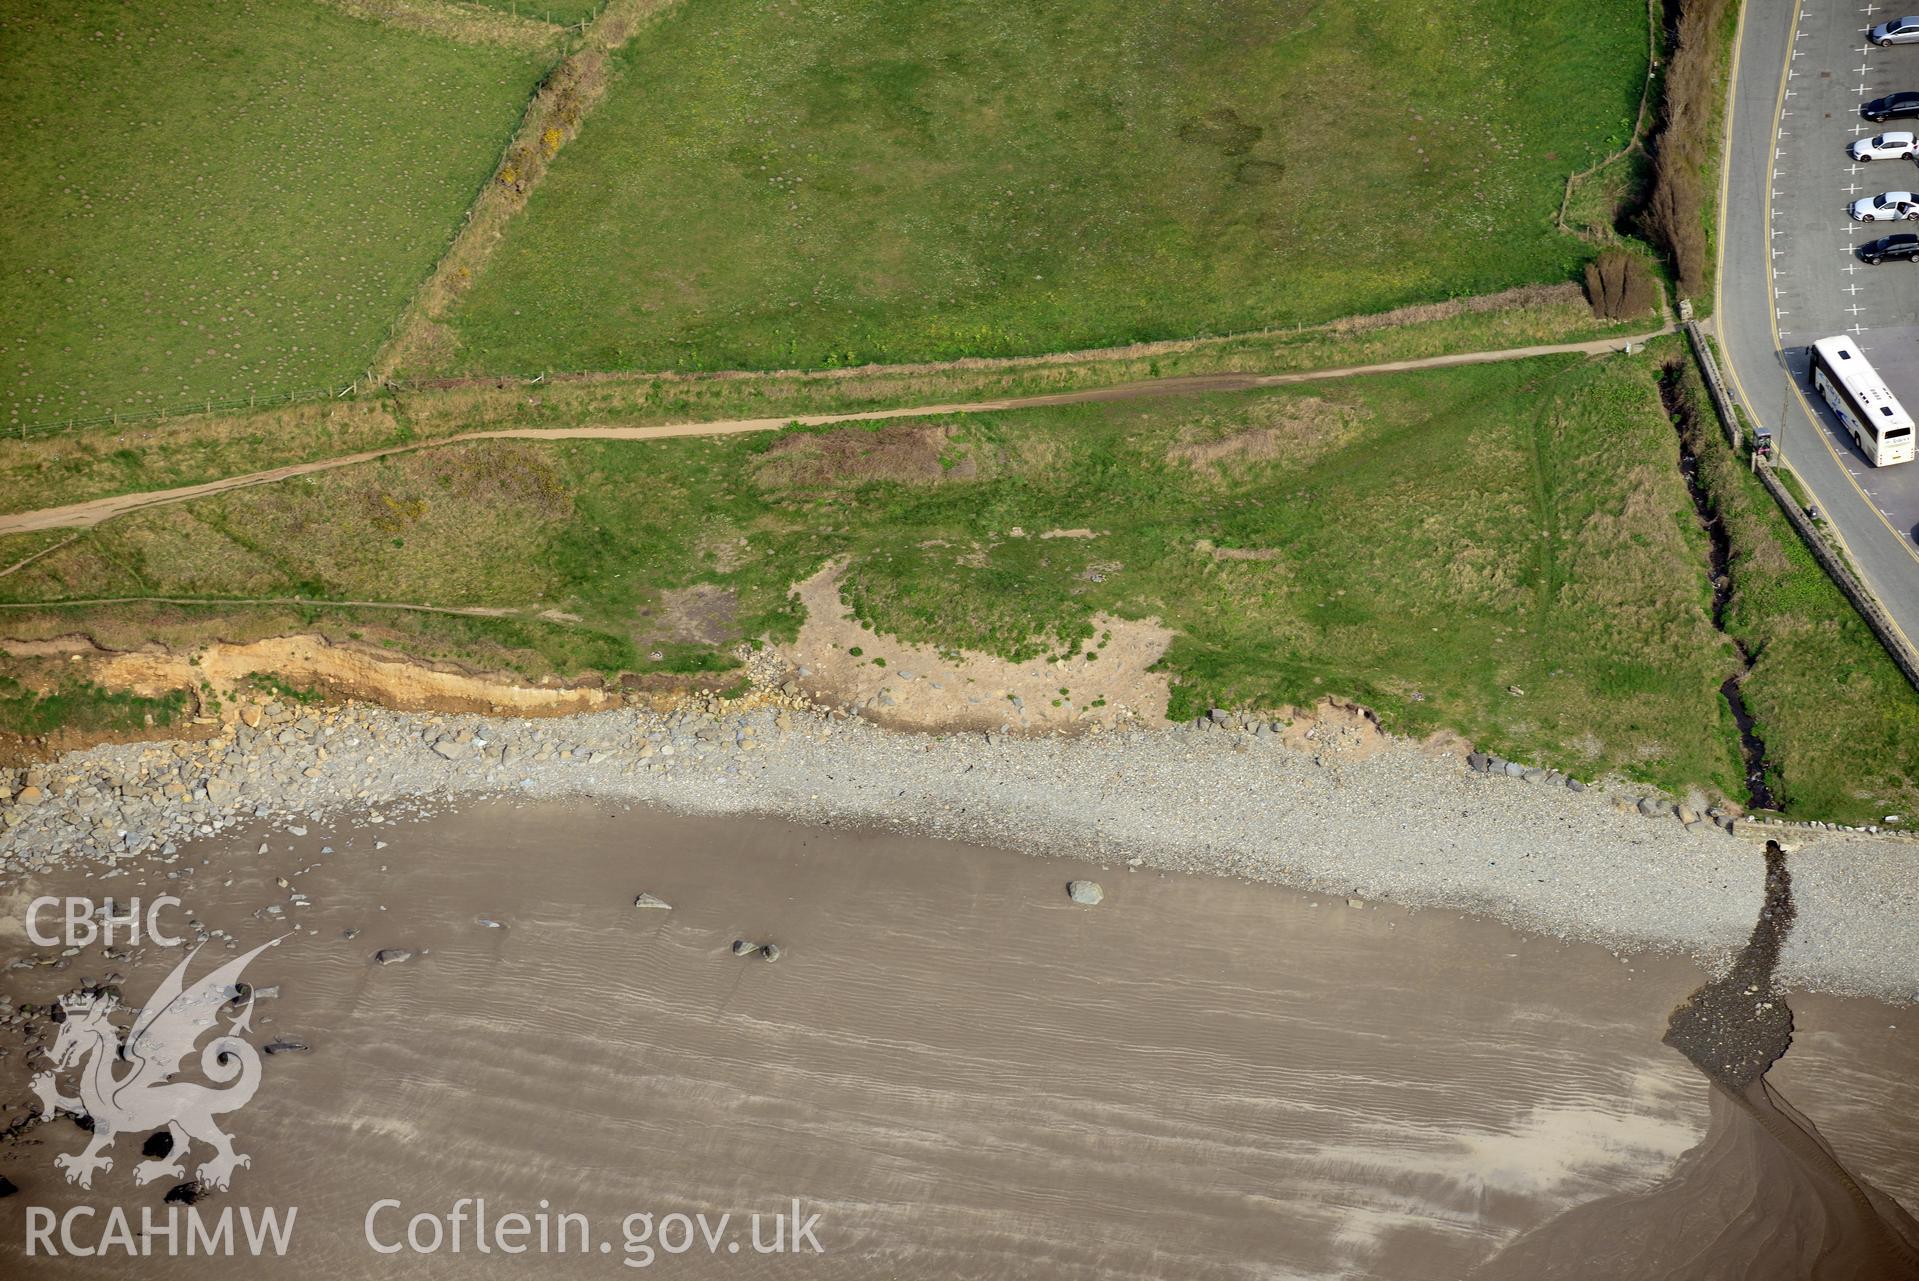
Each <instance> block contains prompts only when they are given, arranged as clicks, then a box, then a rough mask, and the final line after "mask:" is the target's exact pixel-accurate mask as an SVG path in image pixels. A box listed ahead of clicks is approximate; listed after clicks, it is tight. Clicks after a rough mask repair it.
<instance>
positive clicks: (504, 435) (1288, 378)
mask: <svg viewBox="0 0 1919 1281" xmlns="http://www.w3.org/2000/svg"><path fill="white" fill-rule="evenodd" d="M1671 332H1672V327H1671V326H1670V325H1669V326H1667V327H1666V328H1664V329H1660V330H1657V331H1654V332H1652V333H1645V334H1634V335H1631V336H1629V337H1619V338H1601V339H1596V340H1594V341H1592V342H1577V343H1553V344H1548V345H1545V346H1539V347H1509V348H1506V349H1504V350H1500V351H1465V352H1454V353H1452V354H1450V355H1445V356H1425V357H1421V358H1420V359H1418V360H1393V361H1387V362H1385V363H1383V364H1377V365H1350V366H1347V367H1344V368H1339V369H1307V370H1299V371H1296V372H1292V373H1284V374H1194V375H1188V376H1185V377H1179V378H1154V379H1149V380H1145V381H1141V382H1131V383H1120V384H1117V385H1115V386H1111V387H1095V388H1091V389H1089V390H1086V391H1068V392H1055V393H1053V394H1050V395H1045V396H1013V397H1007V398H1003V399H999V400H973V401H959V402H954V403H951V404H939V405H911V406H906V407H904V408H899V409H867V410H860V411H857V412H852V413H842V414H799V415H792V416H787V417H782V418H729V419H720V420H717V421H714V422H703V423H661V424H657V425H654V426H648V427H554V428H537V427H514V428H500V429H497V430H492V431H469V432H461V433H459V434H457V435H453V436H442V437H439V438H438V439H435V440H425V441H418V442H414V443H411V444H405V445H391V446H388V447H386V448H383V449H369V450H364V451H362V452H360V453H356V454H342V455H340V456H338V457H335V458H320V459H315V460H314V461H312V462H305V463H291V464H289V465H287V466H285V467H274V468H271V469H269V470H267V471H258V472H249V473H248V474H246V475H243V476H229V477H226V478H225V479H222V480H210V481H207V482H205V483H204V484H199V485H183V486H181V487H179V488H177V489H158V490H150V491H147V492H145V493H135V494H116V495H114V496H112V497H110V498H94V499H89V500H88V501H86V502H83V503H69V504H67V505H66V506H64V507H46V508H42V509H40V510H39V511H30V512H14V513H11V514H8V515H0V534H26V533H33V532H35V531H37V530H43V529H84V528H87V527H89V526H92V525H98V524H99V523H100V522H101V521H104V520H110V519H112V518H113V517H115V516H120V515H124V514H125V513H127V512H134V511H140V510H142V509H144V508H148V507H161V506H165V505H167V504H169V503H182V502H187V501H189V500H191V499H195V498H204V497H206V496H208V495H209V494H223V493H226V492H228V491H229V490H235V489H245V488H247V487H248V486H251V485H270V484H273V483H274V482H276V481H282V480H291V479H292V478H294V477H296V476H310V475H313V474H314V473H315V472H323V471H332V470H334V469H335V468H339V467H352V466H355V465H357V464H360V463H368V462H373V461H375V460H376V459H381V458H389V457H392V456H393V455H396V454H410V453H413V452H415V451H416V450H421V449H438V448H442V447H444V446H447V445H458V444H462V443H465V442H467V441H474V440H669V439H673V438H675V437H680V436H731V435H737V434H739V433H742V432H756V431H777V430H779V429H780V428H782V427H788V426H792V425H795V424H797V425H800V426H804V427H823V426H831V425H832V424H834V423H857V422H878V421H882V420H885V419H889V418H924V417H929V416H933V415H939V414H984V413H993V412H996V411H1001V410H1009V409H1037V408H1040V407H1043V406H1046V405H1078V404H1089V403H1093V402H1097V401H1120V400H1140V399H1144V398H1146V397H1149V396H1175V395H1190V394H1193V393H1196V392H1212V391H1250V390H1253V389H1255V388H1259V387H1280V386H1284V385H1286V384H1288V383H1305V382H1320V381H1324V380H1325V379H1329V378H1354V377H1358V376H1360V375H1364V374H1389V373H1397V372H1401V371H1405V370H1414V369H1443V368H1446V367H1448V366H1454V365H1485V364H1492V363H1494V362H1497V361H1506V360H1525V359H1528V358H1530V357H1534V356H1557V355H1579V354H1584V355H1600V354H1603V353H1606V352H1610V351H1618V350H1619V349H1620V348H1621V347H1622V346H1623V345H1625V344H1627V343H1640V342H1644V341H1646V340H1647V339H1649V338H1654V337H1658V336H1659V335H1661V334H1667V333H1671Z"/></svg>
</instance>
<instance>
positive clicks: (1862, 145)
mask: <svg viewBox="0 0 1919 1281" xmlns="http://www.w3.org/2000/svg"><path fill="white" fill-rule="evenodd" d="M1846 150H1847V152H1848V154H1850V155H1851V156H1852V158H1853V159H1854V160H1905V159H1908V158H1910V157H1911V156H1912V155H1913V154H1914V153H1915V152H1919V138H1914V136H1913V135H1912V134H1909V133H1906V132H1905V131H1903V130H1900V131H1896V132H1892V133H1882V134H1880V135H1879V136H1877V137H1875V138H1861V139H1859V140H1858V141H1857V142H1855V143H1853V144H1852V146H1850V147H1848V148H1847V149H1846Z"/></svg>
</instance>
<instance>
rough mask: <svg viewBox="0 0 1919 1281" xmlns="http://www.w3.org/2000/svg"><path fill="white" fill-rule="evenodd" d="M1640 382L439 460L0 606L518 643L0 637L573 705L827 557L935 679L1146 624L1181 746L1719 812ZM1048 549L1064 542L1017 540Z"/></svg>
mask: <svg viewBox="0 0 1919 1281" xmlns="http://www.w3.org/2000/svg"><path fill="white" fill-rule="evenodd" d="M1653 369H1654V366H1652V365H1651V364H1649V363H1648V362H1647V361H1646V360H1645V359H1627V358H1623V357H1611V358H1607V359H1604V360H1601V361H1596V362H1595V361H1588V360H1585V359H1581V358H1564V357H1562V358H1547V359H1537V360H1530V361H1519V362H1510V363H1505V364H1499V365H1487V366H1477V367H1470V368H1460V369H1454V370H1445V371H1434V372H1425V373H1418V374H1401V375H1391V376H1378V377H1369V378H1365V379H1356V380H1350V381H1337V382H1325V383H1317V384H1309V385H1305V386H1301V387H1298V388H1285V389H1279V390H1273V391H1262V392H1240V393H1231V394H1217V395H1203V396H1187V397H1178V398H1166V399H1155V400H1148V401H1136V402H1125V403H1098V404H1087V405H1074V406H1066V407H1057V408H1049V409H1043V410H1027V411H1018V412H1004V413H986V414H980V415H974V416H965V417H951V418H942V419H922V420H905V421H900V422H896V423H891V424H887V425H885V426H883V427H866V426H857V427H841V428H833V429H824V430H810V431H789V432H786V433H781V434H779V435H777V436H776V435H771V434H769V435H766V436H760V437H729V438H718V439H713V440H675V441H666V442H658V443H652V444H645V445H631V444H618V443H583V442H574V443H565V444H551V445H539V444H532V443H527V442H490V443H484V444H471V445H460V446H452V447H449V448H447V449H445V450H441V451H434V452H431V453H426V454H416V455H409V456H406V457H404V458H400V459H395V460H390V461H387V462H383V463H379V464H371V465H367V466H363V467H356V468H352V469H347V470H343V471H340V472H335V473H329V474H326V475H324V476H320V477H315V478H312V479H309V480H303V481H297V482H290V483H287V484H283V485H278V486H272V487H266V488H260V489H252V490H245V491H237V492H234V493H231V494H227V495H222V496H219V497H217V498H211V499H205V500H201V501H197V502H195V503H192V504H187V505H182V506H179V507H174V508H167V509H156V510H154V511H150V512H146V513H140V514H136V515H132V516H129V517H126V518H123V519H120V520H116V521H114V522H111V523H109V524H108V525H105V526H102V527H100V528H98V529H96V530H94V531H91V532H89V533H87V534H85V535H83V536H82V537H80V538H79V539H77V540H75V541H74V542H73V543H71V544H69V545H67V546H65V547H62V548H59V549H58V550H56V551H54V552H52V553H50V554H49V555H47V556H45V557H43V558H42V559H41V560H39V561H37V562H35V563H34V564H33V565H32V566H30V567H28V568H27V569H25V570H22V571H20V572H19V573H17V574H15V575H13V576H11V577H9V578H6V579H0V597H4V599H6V600H9V601H15V602H21V601H35V600H55V599H59V598H68V597H94V596H122V595H125V596H142V595H169V596H179V597H221V596H245V597H250V598H272V597H281V596H291V595H305V596H316V597H325V598H330V599H331V600H333V601H336V602H338V601H347V600H384V601H410V602H414V603H417V604H430V605H438V606H486V607H494V608H500V609H507V610H512V611H514V615H513V616H512V617H510V618H502V619H471V618H457V617H450V616H445V615H433V614H413V615H405V616H396V615H395V614H394V613H393V612H391V611H387V612H384V613H382V612H377V611H372V610H356V609H354V608H352V607H349V606H345V605H337V604H334V605H326V606H318V607H311V608H308V607H302V608H299V609H295V608H291V607H287V606H274V607H266V608H262V609H254V608H247V609H240V608H237V607H221V606H219V605H218V604H217V603H216V604H210V605H208V606H206V607H202V608H184V607H179V606H162V605H138V606H111V607H97V606H96V607H85V608H72V609H64V608H63V609H46V610H34V611H19V610H8V611H7V612H6V614H5V616H4V617H5V622H6V626H7V629H8V631H9V633H10V634H13V635H22V634H37V635H48V634H55V633H57V632H60V631H67V630H72V629H73V628H74V627H76V626H84V627H87V628H88V629H90V630H93V631H95V634H96V635H98V636H99V638H100V639H101V640H102V641H103V642H104V643H108V644H114V643H116V642H117V641H118V640H119V639H120V638H126V637H146V636H156V637H160V638H162V639H165V640H168V641H169V642H170V643H175V644H184V643H191V642H192V641H193V640H194V639H195V638H196V637H198V638H200V639H205V638H207V637H210V636H213V635H219V636H221V637H223V638H225V639H243V638H245V636H246V635H247V634H268V633H266V632H261V631H259V630H257V629H258V627H259V626H260V624H259V622H258V620H257V618H256V619H255V621H254V622H251V623H249V622H247V621H246V620H248V619H249V618H255V616H256V615H260V614H267V615H271V616H273V617H274V618H275V619H276V620H277V621H279V622H280V624H281V625H282V629H283V630H284V625H285V623H286V622H287V621H288V620H290V619H293V618H296V617H297V618H299V619H300V620H301V621H302V623H303V625H310V626H316V627H318V628H319V629H320V630H323V631H326V632H327V633H328V634H330V635H334V636H336V637H339V636H343V635H349V636H351V635H357V636H358V637H359V638H361V639H364V640H367V641H370V642H374V643H379V642H381V641H386V642H388V643H391V644H393V645H394V646H395V647H396V648H407V647H409V646H412V645H416V644H424V645H425V646H426V647H427V648H428V649H430V651H431V652H432V654H433V655H434V656H436V657H449V658H462V659H464V660H466V661H472V662H478V663H480V664H481V665H484V666H510V667H513V668H516V669H517V670H520V671H522V672H525V673H527V674H529V675H543V674H547V673H558V674H563V675H573V674H576V673H579V672H582V671H589V670H599V671H607V672H611V671H618V670H621V669H630V670H636V671H647V670H671V669H674V668H675V667H677V668H680V669H684V668H686V667H688V666H691V665H697V664H698V663H700V662H702V661H713V662H716V663H717V662H724V661H725V660H724V658H723V655H724V654H725V652H726V651H727V650H728V649H729V648H730V647H731V646H732V645H733V644H736V643H737V642H738V641H739V640H740V639H741V638H752V637H757V636H761V635H770V636H773V637H790V636H792V635H794V634H795V632H796V630H797V627H798V623H799V621H800V620H799V618H798V616H797V613H796V607H795V605H794V603H793V602H792V601H791V600H790V599H789V597H788V594H787V592H788V588H789V586H790V585H791V584H792V583H793V582H795V581H797V580H798V579H801V578H803V577H805V576H806V575H807V574H809V573H811V572H812V571H813V570H814V569H816V568H817V567H818V566H819V565H821V564H822V563H824V562H826V561H827V560H829V559H833V558H845V559H847V561H848V562H849V568H848V571H847V578H846V595H847V598H848V601H849V604H850V605H851V606H852V607H853V608H854V609H855V610H856V611H857V612H858V614H859V615H860V616H861V617H862V618H864V619H865V620H867V621H868V622H870V623H871V624H872V625H873V626H875V627H876V628H878V629H880V630H882V631H885V632H889V633H893V634H897V635H901V636H903V637H906V638H908V639H911V640H915V641H922V642H927V643H932V644H937V645H940V646H942V647H946V648H954V647H959V648H968V649H975V650H981V651H987V652H991V653H995V654H999V655H1001V656H1004V657H1023V656H1027V655H1031V654H1037V653H1055V654H1057V653H1061V652H1064V651H1066V650H1069V649H1073V650H1079V649H1085V648H1091V649H1095V650H1096V649H1097V648H1098V644H1099V639H1100V637H1099V635H1098V632H1097V629H1096V627H1095V624H1094V621H1093V620H1094V617H1095V615H1097V614H1098V613H1100V612H1106V613H1110V614H1114V615H1118V616H1122V617H1148V616H1151V617H1157V618H1159V619H1160V620H1161V621H1162V622H1164V623H1165V624H1166V625H1167V626H1168V627H1170V628H1172V629H1173V630H1174V631H1175V632H1176V633H1177V637H1176V640H1175V642H1174V644H1173V647H1172V649H1171V651H1170V652H1169V653H1168V654H1167V656H1166V658H1165V659H1164V665H1165V668H1166V670H1167V672H1168V674H1169V675H1170V677H1171V678H1172V680H1173V682H1174V686H1175V712H1176V714H1180V715H1185V714H1191V713H1192V712H1194V711H1195V710H1197V709H1199V708H1202V707H1204V706H1206V705H1208V704H1211V703H1221V704H1228V705H1265V706H1278V705H1281V704H1286V703H1292V704H1305V703H1310V702H1312V701H1314V700H1316V699H1317V698H1318V697H1320V696H1321V695H1324V694H1338V695H1342V696H1348V697H1356V698H1359V699H1361V700H1362V701H1364V702H1366V703H1368V704H1369V705H1371V706H1373V707H1375V708H1377V709H1378V710H1379V712H1380V714H1381V716H1382V719H1383V720H1384V722H1385V723H1386V724H1387V725H1388V726H1389V727H1390V728H1392V729H1395V730H1398V731H1401V732H1405V733H1423V732H1426V731H1429V730H1433V729H1438V728H1450V729H1453V730H1457V731H1459V732H1461V733H1464V734H1466V735H1468V736H1470V737H1472V738H1473V739H1475V740H1476V741H1479V742H1481V743H1483V744H1484V745H1486V746H1487V747H1489V748H1491V749H1493V750H1498V751H1502V752H1505V753H1507V754H1509V755H1512V756H1515V757H1519V758H1522V759H1529V760H1539V761H1546V762H1551V763H1554V764H1558V765H1560V766H1562V767H1564V768H1567V769H1569V770H1571V771H1574V772H1576V773H1578V774H1581V775H1585V776H1592V775H1596V774H1601V773H1604V772H1607V771H1611V770H1617V771H1620V772H1623V773H1626V774H1629V775H1632V776H1634V777H1639V778H1644V779H1647V780H1650V781H1653V782H1657V783H1661V784H1664V785H1666V786H1669V787H1674V788H1681V789H1683V788H1684V787H1686V786H1688V785H1694V784H1704V785H1707V786H1713V787H1723V788H1726V789H1732V788H1735V787H1736V786H1737V779H1738V767H1737V763H1736V756H1735V753H1734V749H1733V740H1732V736H1731V732H1730V727H1729V725H1728V724H1727V723H1726V720H1725V714H1724V712H1723V709H1722V705H1721V703H1720V701H1719V699H1718V697H1717V692H1716V687H1717V684H1718V682H1719V680H1720V679H1722V678H1723V675H1724V673H1725V671H1726V670H1728V669H1729V667H1730V665H1731V664H1732V662H1733V661H1734V660H1733V658H1732V656H1731V653H1730V647H1729V646H1728V645H1727V644H1726V643H1725V641H1724V640H1723V638H1722V637H1720V636H1719V635H1718V634H1717V633H1716V632H1714V631H1713V629H1712V627H1711V625H1710V623H1709V621H1708V620H1707V618H1706V614H1705V606H1706V602H1707V599H1708V592H1707V587H1706V583H1705V578H1704V572H1703V567H1704V564H1705V555H1704V551H1703V540H1702V539H1701V538H1700V536H1699V535H1698V534H1697V531H1696V530H1695V529H1693V527H1692V526H1691V524H1690V522H1689V521H1688V520H1686V519H1685V514H1686V503H1687V500H1686V497H1685V493H1684V490H1683V486H1682V484H1681V481H1680V478H1679V475H1678V472H1677V468H1676V466H1675V463H1676V457H1677V442H1676V440H1675V438H1674V437H1673V435H1672V432H1671V430H1670V428H1669V427H1668V426H1667V424H1666V422H1665V420H1664V418H1663V415H1662V413H1661V411H1660V408H1659V404H1658V400H1657V391H1656V386H1655V384H1654V380H1653V377H1652V371H1653ZM1057 530H1068V531H1072V530H1083V531H1086V534H1087V535H1088V536H1074V537H1053V538H1045V537H1041V536H1040V535H1042V534H1045V533H1048V532H1051V531H1057ZM543 610H556V611H560V612H561V613H563V614H565V615H569V616H572V617H574V618H576V619H577V621H573V622H553V621H547V620H540V619H538V617H537V615H538V613H539V612H540V611H543ZM322 614H324V615H325V616H324V617H321V615H322ZM103 632H104V633H105V634H102V633H103ZM463 646H471V647H472V648H471V649H470V650H463ZM702 656H706V657H705V658H702Z"/></svg>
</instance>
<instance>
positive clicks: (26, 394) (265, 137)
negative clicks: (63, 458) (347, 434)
mask: <svg viewBox="0 0 1919 1281" xmlns="http://www.w3.org/2000/svg"><path fill="white" fill-rule="evenodd" d="M0 51H3V52H0V114H4V116H5V117H6V119H7V120H8V121H9V122H10V125H11V139H10V142H11V145H10V148H9V152H10V156H11V159H10V161H9V165H8V178H7V182H6V184H5V186H4V189H3V190H0V226H3V227H4V228H5V230H4V231H0V248H3V249H4V253H5V256H6V258H7V263H8V270H7V271H6V272H5V273H4V275H0V350H4V351H5V353H6V356H7V360H8V373H9V375H10V376H9V378H8V380H7V382H8V390H7V393H6V396H7V405H6V415H7V416H6V419H5V422H4V424H3V425H4V427H6V428H10V429H16V430H17V429H18V428H20V427H22V426H23V425H24V426H26V427H29V428H31V427H32V426H33V425H35V424H37V423H42V422H46V421H50V420H56V419H61V418H65V417H70V416H89V415H97V414H107V413H112V412H121V413H137V412H144V411H149V410H153V409H162V408H174V407H180V406H184V405H190V404H194V403H198V402H202V401H207V400H212V401H222V400H231V399H235V398H237V399H239V400H241V401H244V400H245V398H246V397H248V396H249V395H258V396H260V397H262V398H265V397H268V396H274V395H281V394H283V393H285V392H287V391H289V390H295V389H298V390H300V391H302V392H304V391H306V390H308V389H311V388H314V387H316V386H319V385H321V384H325V383H328V382H333V383H335V385H344V384H345V383H347V382H349V381H351V380H352V379H353V378H354V377H355V376H356V375H357V374H358V373H359V371H360V370H361V369H362V368H364V366H365V364H366V362H367V361H369V360H370V359H371V358H372V356H373V353H374V351H375V349H376V348H377V347H378V346H379V344H380V342H381V340H382V338H383V337H384V335H385V332H386V329H387V326H388V325H389V324H390V323H391V322H392V320H393V319H394V317H395V316H396V315H397V314H398V312H399V310H400V308H401V306H402V304H403V303H404V302H405V301H406V299H407V297H408V295H409V293H410V292H411V291H412V289H413V287H414V286H415V284H416V283H417V282H418V281H419V280H420V278H421V277H423V276H424V275H425V274H426V272H427V271H428V269H429V268H430V267H431V266H432V264H433V262H434V260H435V259H436V258H437V257H438V256H439V254H440V252H441V250H442V249H443V248H444V246H445V244H446V242H447V238H448V237H449V236H450V235H451V233H452V230H453V228H454V227H455V226H456V225H457V224H458V222H459V219H460V216H461V213H462V212H463V211H464V210H465V208H466V206H467V203H468V201H470V200H471V199H472V197H473V193H474V191H475V190H476V189H477V188H478V187H479V185H480V184H481V183H482V182H484V181H485V179H486V176H487V174H488V172H489V171H490V169H491V167H492V165H493V163H494V161H495V159H496V158H497V156H498V151H499V148H500V146H501V144H502V142H503V141H504V140H505V138H506V136H507V134H508V133H509V132H510V131H511V129H512V128H513V125H514V122H515V120H516V119H517V118H518V114H519V111H520V108H521V106H522V104H523V103H524V102H525V101H526V98H527V95H528V94H529V93H530V92H531V90H532V87H533V84H534V82H535V80H536V79H537V77H538V76H539V74H540V72H541V70H542V69H543V67H544V64H545V62H546V61H548V60H550V57H551V54H550V53H549V54H536V53H530V52H525V51H521V52H514V51H509V50H504V49H499V48H491V47H484V46H477V45H459V44H453V43H450V42H447V41H443V40H439V39H436V38H434V37H432V36H427V35H421V34H416V33H413V32H408V31H404V30H401V29H398V28H395V27H391V26H385V25H381V24H378V23H373V22H366V21H360V20H357V19H354V18H351V17H348V16H346V15H345V14H342V13H340V12H338V11H336V10H333V9H330V8H328V7H326V6H325V5H322V4H309V3H298V4H289V3H283V4H274V3H262V2H260V0H239V2H238V3H214V2H213V0H180V2H179V3H175V4H169V5H165V6H155V5H146V4H140V5H127V4H117V3H105V2H103V0H76V3H72V4H67V5H59V6H50V5H43V4H34V3H30V2H29V0H0Z"/></svg>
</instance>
